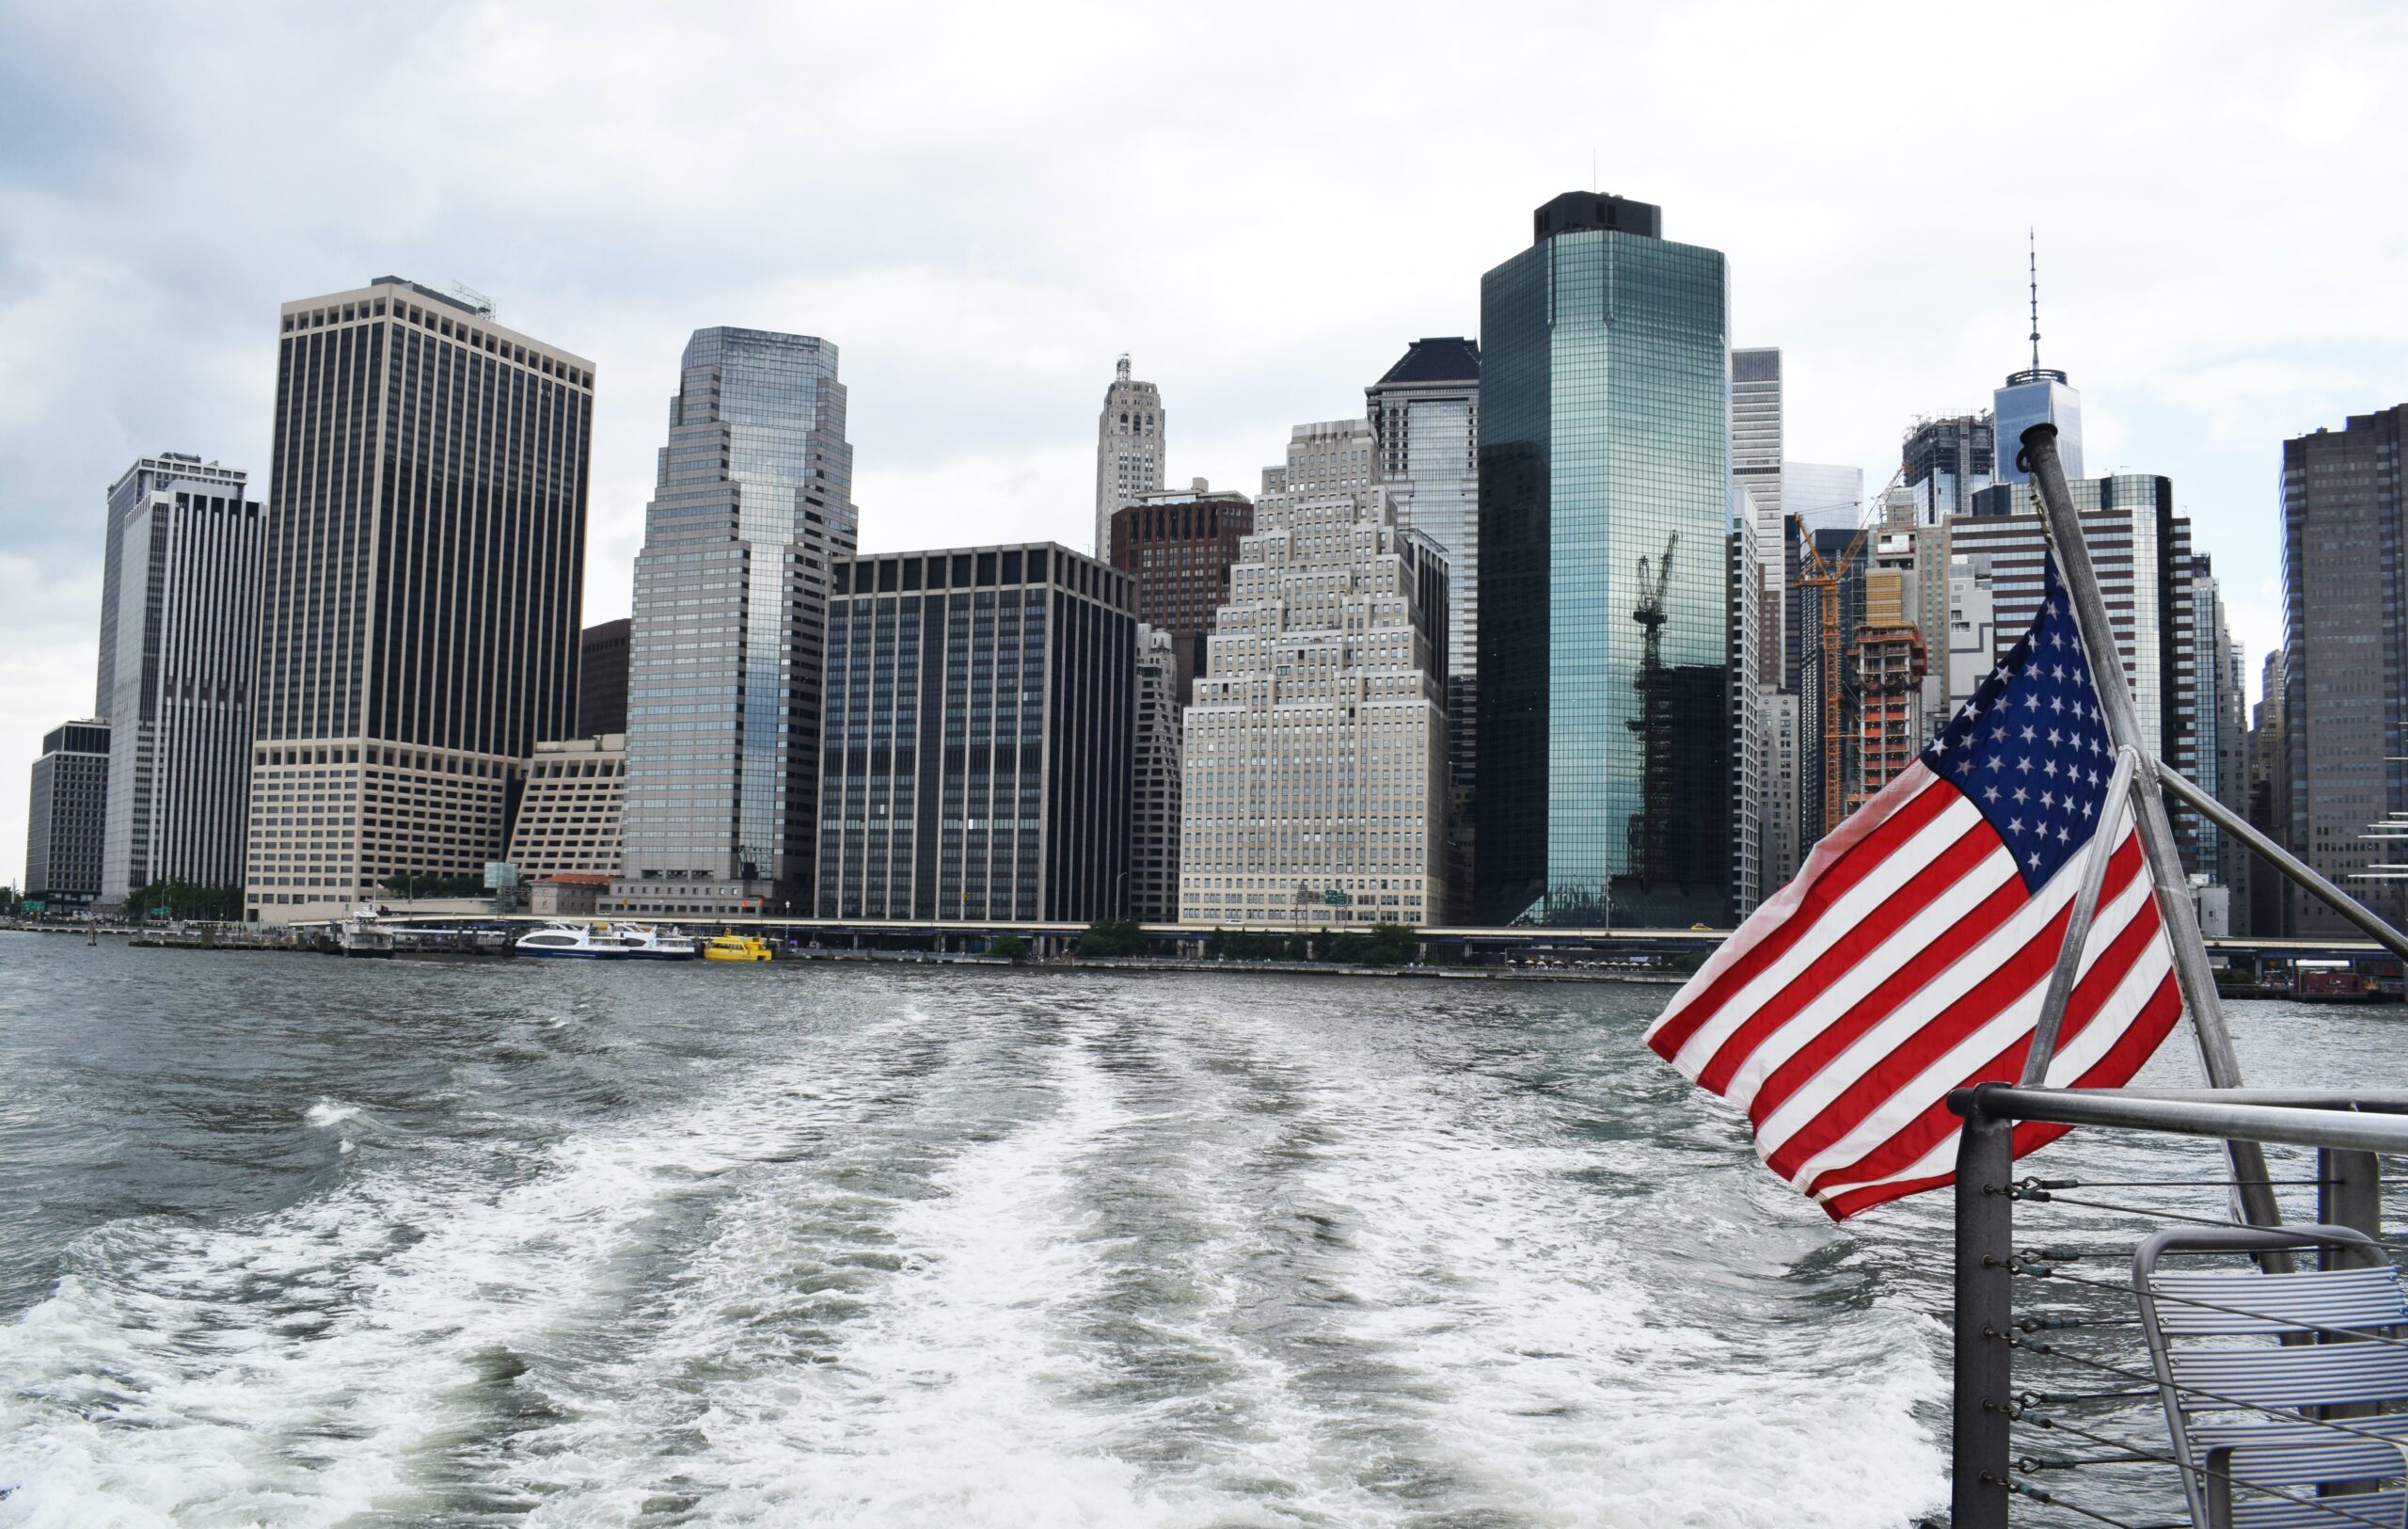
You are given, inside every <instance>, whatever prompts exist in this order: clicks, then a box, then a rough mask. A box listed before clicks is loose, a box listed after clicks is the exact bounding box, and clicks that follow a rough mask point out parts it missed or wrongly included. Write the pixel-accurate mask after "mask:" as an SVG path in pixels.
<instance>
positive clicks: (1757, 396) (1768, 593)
mask: <svg viewBox="0 0 2408 1529" xmlns="http://www.w3.org/2000/svg"><path fill="white" fill-rule="evenodd" d="M1782 450H1783V447H1782V381H1781V349H1780V347H1779V346H1777V345H1768V346H1764V347H1761V348H1758V349H1751V350H1735V351H1733V352H1732V353H1731V481H1732V482H1733V483H1735V484H1736V485H1737V486H1739V488H1740V489H1741V490H1742V491H1743V492H1745V493H1746V495H1747V496H1748V504H1749V514H1750V515H1751V517H1752V518H1753V519H1754V521H1755V526H1756V547H1755V550H1756V555H1757V558H1758V559H1759V561H1760V563H1761V564H1762V567H1763V575H1764V581H1763V585H1762V587H1761V588H1760V589H1759V590H1758V591H1757V593H1756V602H1755V603H1756V610H1757V616H1758V626H1757V630H1756V634H1755V642H1754V645H1753V646H1754V650H1755V655H1756V674H1755V677H1756V679H1757V680H1758V681H1759V682H1760V683H1762V684H1765V685H1769V686H1771V687H1772V688H1773V689H1774V690H1775V691H1778V690H1779V689H1780V688H1781V676H1782V655H1783V654H1784V653H1785V652H1786V651H1787V646H1786V644H1785V642H1784V640H1783V638H1782V631H1783V629H1784V626H1783V624H1784V623H1785V622H1786V621H1787V620H1788V617H1789V601H1788V598H1787V597H1786V591H1787V587H1788V579H1789V569H1788V567H1787V566H1786V564H1785V562H1784V559H1783V556H1782V549H1784V548H1786V547H1787V546H1788V545H1789V534H1788V531H1787V528H1786V527H1785V525H1784V524H1783V521H1782V506H1781V457H1782ZM1783 879H1784V880H1786V877H1784V878H1783Z"/></svg>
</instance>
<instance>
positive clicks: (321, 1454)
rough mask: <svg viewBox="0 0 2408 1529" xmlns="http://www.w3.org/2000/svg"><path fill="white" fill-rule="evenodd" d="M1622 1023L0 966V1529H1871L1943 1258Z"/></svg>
mask: <svg viewBox="0 0 2408 1529" xmlns="http://www.w3.org/2000/svg"><path fill="white" fill-rule="evenodd" d="M1668 993H1669V990H1667V989H1663V988H1648V987H1623V986H1611V985H1577V986H1573V985H1565V986H1536V985H1523V984H1513V983H1450V984H1418V983H1416V984H1402V983H1394V982H1382V981H1370V980H1330V979H1278V978H1259V977H1230V978H1226V979H1223V978H1210V977H1193V976H1158V977H1086V976H1066V975H1048V974H1036V973H985V972H977V973H974V972H963V971H949V970H937V969H918V968H904V969H893V968H889V969H881V970H863V969H859V968H851V969H841V970H839V969H827V968H816V967H809V966H802V965H780V966H776V967H771V968H767V969H763V968H754V967H732V968H731V967H718V966H693V967H682V968H667V967H628V968H622V967H592V966H583V965H579V964H552V963H545V964H534V963H521V964H515V965H511V964H497V965H471V964H461V965H444V964H409V963H402V964H385V963H345V962H341V961H337V960H332V959H326V958H304V957H274V956H256V955H236V954H225V955H200V954H190V953H181V952H167V951H141V950H129V949H125V948H121V947H117V946H113V945H104V946H103V947H101V948H98V949H87V948H85V947H83V946H81V945H80V944H76V943H73V942H71V941H68V940H66V939H63V938H55V937H50V938H43V937H35V936H22V935H19V936H12V935H5V934H0V1080H5V1082H0V1210H5V1217H0V1492H6V1493H7V1495H5V1496H0V1524H7V1525H19V1524H24V1525H34V1524H40V1525H76V1526H79V1529H80V1526H84V1525H111V1524H124V1525H151V1524H162V1525H164V1524H176V1525H250V1524H271V1525H356V1526H365V1525H388V1524H389V1525H399V1524H519V1523H525V1524H531V1525H555V1524H630V1525H633V1524H664V1525H665V1524H688V1523H691V1524H863V1525H870V1524H875V1525H904V1526H910V1525H928V1526H939V1525H942V1526H946V1529H958V1526H968V1525H1014V1526H1019V1525H1042V1526H1053V1525H1065V1526H1067V1525H1098V1526H1105V1525H1110V1526H1117V1525H1164V1526H1171V1525H1180V1526H1185V1525H1195V1526H1205V1525H1230V1526H1235V1525H1266V1526H1269V1525H1299V1526H1302V1525H1314V1526H1322V1525H1327V1526H1341V1525H1343V1526H1354V1525H1367V1526H1368V1525H1415V1526H1426V1529H1438V1526H1450V1529H1506V1526H1522V1525H1529V1526H1542V1525H1545V1526H1554V1525H1589V1524H1596V1525H1616V1526H1620V1525H1632V1526H1638V1525H1670V1524H1697V1525H1739V1524H1751V1525H1752V1524H1771V1523H1781V1524H1794V1525H1843V1524H1845V1525H1851V1526H1854V1525H1874V1524H1896V1523H1904V1522H1906V1521H1909V1520H1910V1519H1911V1518H1912V1517H1913V1516H1914V1515H1916V1514H1917V1513H1918V1512H1920V1511H1922V1510H1924V1509H1926V1508H1928V1507H1929V1506H1931V1505H1933V1504H1934V1503H1936V1502H1937V1500H1938V1499H1939V1497H1940V1496H1941V1491H1942V1482H1941V1455H1940V1451H1939V1446H1938V1442H1937V1440H1936V1438H1935V1434H1934V1425H1936V1424H1937V1423H1938V1422H1939V1419H1940V1414H1939V1411H1938V1410H1937V1404H1938V1402H1939V1400H1940V1398H1941V1395H1942V1394H1943V1391H1944V1386H1945V1378H1944V1363H1945V1332H1944V1329H1943V1327H1942V1324H1941V1321H1939V1320H1938V1319H1937V1317H1936V1314H1939V1313H1941V1312H1942V1311H1943V1310H1944V1301H1945V1280H1946V1269H1945V1266H1944V1259H1945V1241H1944V1222H1943V1221H1942V1220H1941V1217H1942V1216H1944V1213H1945V1205H1944V1203H1942V1202H1929V1203H1919V1204H1914V1205H1910V1206H1909V1207H1907V1208H1904V1209H1900V1210H1893V1211H1887V1212H1880V1213H1876V1214H1875V1215H1874V1216H1872V1217H1869V1218H1864V1219H1863V1220H1861V1221H1860V1222H1857V1223H1854V1224H1852V1225H1850V1226H1848V1227H1845V1228H1836V1227H1833V1226H1831V1225H1830V1223H1829V1222H1827V1221H1826V1220H1825V1219H1824V1218H1823V1217H1822V1216H1821V1214H1820V1213H1819V1212H1817V1211H1815V1210H1814V1209H1813V1208H1812V1207H1811V1206H1809V1205H1807V1204H1805V1203H1803V1202H1799V1201H1798V1200H1796V1199H1795V1198H1794V1197H1792V1196H1791V1195H1790V1194H1789V1193H1788V1191H1786V1190H1785V1189H1784V1188H1782V1187H1781V1186H1780V1185H1778V1184H1777V1183H1776V1182H1775V1181H1773V1180H1772V1179H1771V1178H1770V1177H1769V1175H1767V1174H1766V1173H1765V1172H1764V1171H1762V1170H1760V1169H1758V1168H1757V1167H1755V1166H1754V1163H1753V1159H1752V1157H1751V1155H1750V1154H1749V1152H1748V1149H1747V1146H1746V1143H1745V1138H1744V1135H1743V1134H1742V1132H1741V1131H1740V1129H1739V1128H1738V1126H1737V1125H1736V1123H1735V1122H1734V1121H1732V1120H1731V1119H1730V1118H1729V1117H1728V1116H1727V1115H1726V1114H1724V1113H1723V1112H1722V1111H1721V1109H1720V1108H1719V1107H1718V1106H1716V1105H1714V1104H1713V1103H1712V1102H1710V1101H1708V1100H1705V1099H1703V1098H1702V1097H1701V1096H1698V1095H1697V1094H1696V1093H1695V1092H1694V1091H1692V1090H1690V1089H1689V1088H1688V1087H1687V1085H1686V1084H1684V1083H1682V1082H1681V1081H1680V1080H1679V1079H1678V1078H1677V1077H1676V1076H1674V1075H1672V1073H1671V1071H1670V1069H1668V1068H1666V1067H1664V1066H1662V1065H1661V1064H1659V1063H1657V1062H1656V1061H1655V1060H1654V1059H1652V1058H1651V1057H1649V1056H1648V1055H1647V1054H1646V1053H1645V1051H1644V1050H1643V1048H1642V1047H1641V1046H1640V1043H1639V1033H1640V1029H1641V1028H1642V1027H1643V1025H1644V1023H1645V1021H1646V1020H1647V1018H1648V1017H1649V1016H1650V1015H1651V1014H1652V1013H1653V1012H1654V1011H1655V1010H1656V1007H1657V1006H1658V1005H1659V1004H1660V1003H1661V1002H1662V1001H1663V999H1664V998H1665V997H1666V996H1667V995H1668ZM2389 1012H2392V1013H2397V1012H2398V1011H2389ZM2242 1016H2243V1018H2244V1020H2245V1021H2246V1022H2247V1023H2245V1024H2244V1027H2243V1033H2242V1040H2243V1047H2244V1056H2245V1058H2247V1059H2251V1060H2252V1061H2253V1064H2255V1065H2259V1066H2260V1067H2261V1071H2262V1072H2263V1073H2264V1075H2265V1077H2266V1080H2267V1081H2275V1080H2276V1078H2277V1074H2278V1073H2279V1072H2280V1071H2281V1062H2280V1060H2279V1059H2283V1058H2291V1059H2296V1057H2297V1056H2299V1055H2300V1054H2302V1052H2303V1051H2304V1050H2305V1049H2306V1045H2307V1043H2308V1042H2310V1041H2311V1040H2312V1042H2313V1044H2314V1045H2316V1046H2324V1045H2326V1044H2327V1043H2328V1042H2331V1041H2332V1040H2333V1038H2335V1037H2340V1038H2341V1039H2342V1042H2343V1043H2345V1044H2346V1045H2348V1046H2352V1047H2355V1048H2356V1052H2357V1054H2360V1062H2361V1070H2363V1067H2364V1066H2367V1065H2374V1064H2375V1062H2374V1061H2373V1060H2370V1059H2380V1062H2381V1064H2382V1065H2390V1064H2391V1061H2392V1059H2393V1058H2394V1056H2395V1054H2396V1052H2397V1049H2398V1048H2397V1046H2396V1044H2395V1043H2392V1042H2391V1041H2390V1040H2389V1035H2390V1034H2391V1033H2392V1032H2390V1031H2388V1030H2385V1029H2384V1028H2383V1026H2382V1022H2381V1021H2380V1020H2379V1019H2377V1018H2373V1017H2370V1016H2368V1015H2366V1014H2363V1013H2356V1014H2338V1015H2337V1014H2336V1013H2335V1011H2323V1012H2322V1013H2321V1014H2319V1013H2316V1012H2314V1011H2309V1012H2307V1013H2305V1014H2290V1013H2285V1012H2283V1011H2278V1010H2275V1009H2273V1008H2271V1007H2268V1006H2257V1007H2255V1008H2253V1009H2249V1010H2244V1011H2242ZM2395 1023H2396V1022H2395ZM2268 1059H2277V1060H2275V1061H2273V1063H2271V1064H2269V1060H2268ZM2185 1063H2186V1059H2185V1058H2184V1057H2183V1056H2181V1055H2180V1054H2179V1052H2178V1049H2177V1048H2175V1047H2172V1046H2169V1048H2168V1057H2167V1059H2164V1061H2163V1062H2162V1064H2161V1069H2160V1071H2161V1073H2162V1075H2163V1076H2164V1077H2165V1078H2167V1079H2169V1080H2172V1079H2179V1078H2181V1077H2183V1076H2184V1075H2185V1073H2186V1071H2187V1068H2186V1065H2185ZM2397 1072H2398V1069H2396V1068H2395V1069H2394V1072H2393V1074H2392V1075H2395V1076H2396V1075H2397ZM2283 1075H2284V1076H2319V1075H2324V1074H2323V1073H2322V1071H2321V1069H2319V1070H2316V1071H2313V1072H2309V1073H2306V1074H2302V1073H2300V1072H2299V1071H2298V1070H2297V1069H2296V1068H2295V1067H2294V1068H2293V1069H2292V1070H2291V1071H2290V1072H2289V1073H2288V1074H2283Z"/></svg>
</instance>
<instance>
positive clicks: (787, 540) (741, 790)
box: [612, 328, 857, 914]
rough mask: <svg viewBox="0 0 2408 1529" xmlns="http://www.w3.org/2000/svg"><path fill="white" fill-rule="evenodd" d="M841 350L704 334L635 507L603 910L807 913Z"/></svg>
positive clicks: (837, 497) (810, 341)
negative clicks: (648, 484)
mask: <svg viewBox="0 0 2408 1529" xmlns="http://www.w3.org/2000/svg"><path fill="white" fill-rule="evenodd" d="M852 484H853V449H852V447H851V446H850V445H848V443H847V442H846V439H845V388H844V385H843V384H842V383H840V382H838V381H837V380H836V347H835V346H834V345H832V344H830V343H828V342H826V341H823V340H818V339H816V338H814V337H812V336H810V335H793V334H772V333H769V332H768V331H766V330H761V329H726V328H721V329H697V330H696V331H695V332H694V337H693V339H692V340H690V341H689V342H687V345H686V356H685V361H684V368H683V373H682V376H681V381H680V384H679V388H678V392H677V396H676V397H675V398H674V399H673V400H671V402H670V406H669V444H668V445H667V446H665V447H663V448H662V449H661V452H660V466H659V481H658V484H657V486H656V487H655V488H654V490H653V499H652V502H651V503H650V504H649V505H647V506H646V507H645V509H644V540H643V550H642V552H641V553H639V554H638V555H637V557H636V589H635V614H634V617H633V621H634V629H633V632H632V637H631V642H630V649H631V651H630V652H629V655H628V665H627V803H626V860H625V862H624V864H623V865H622V867H621V870H620V879H619V882H618V883H617V884H616V885H615V886H614V887H613V889H612V901H613V903H614V905H615V908H616V911H619V912H624V913H659V914H693V913H700V914H713V913H719V914H729V913H737V912H762V913H780V912H784V911H787V910H788V908H789V907H791V908H794V909H807V908H808V907H809V906H810V905H811V903H810V899H811V896H812V889H813V883H812V874H811V869H812V850H813V845H814V841H815V839H816V831H815V817H816V788H817V766H818V745H819V703H820V697H819V676H820V655H821V650H822V648H823V646H824V645H825V642H826V634H827V625H828V590H829V577H830V574H829V570H830V567H831V565H832V563H833V562H834V560H835V559H837V558H841V557H849V556H851V555H852V552H853V549H854V546H855V542H856V539H857V531H856V525H855V519H854V513H853V499H852Z"/></svg>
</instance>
